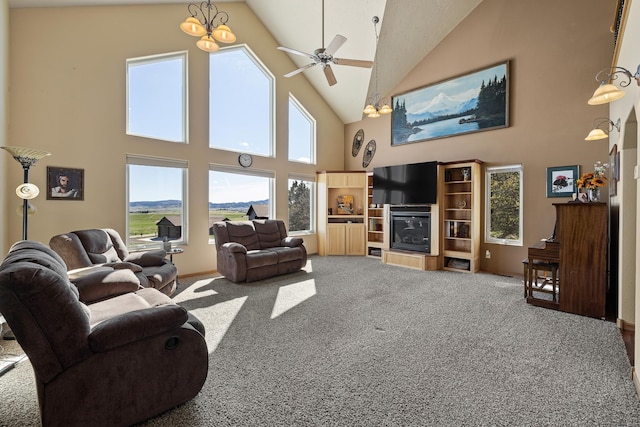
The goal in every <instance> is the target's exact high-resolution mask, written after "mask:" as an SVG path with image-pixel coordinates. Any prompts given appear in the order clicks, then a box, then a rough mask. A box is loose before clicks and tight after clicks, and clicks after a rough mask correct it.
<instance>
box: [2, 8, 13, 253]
mask: <svg viewBox="0 0 640 427" xmlns="http://www.w3.org/2000/svg"><path fill="white" fill-rule="evenodd" d="M0 58H1V59H2V61H0V63H2V66H0V147H3V146H6V145H9V142H8V140H7V119H8V115H9V112H8V108H9V3H8V0H0ZM10 161H11V162H14V161H15V160H13V158H11V156H9V155H6V154H4V155H3V156H2V158H0V176H2V177H4V176H5V173H6V172H5V171H6V170H7V164H8V163H9V162H10ZM5 193H6V186H0V200H5ZM6 205H7V204H6V203H3V206H6ZM6 216H7V209H2V211H0V224H5V221H6ZM6 230H7V227H0V253H2V254H4V253H5V252H6V250H7V249H8V248H7V243H6V241H7V239H6Z"/></svg>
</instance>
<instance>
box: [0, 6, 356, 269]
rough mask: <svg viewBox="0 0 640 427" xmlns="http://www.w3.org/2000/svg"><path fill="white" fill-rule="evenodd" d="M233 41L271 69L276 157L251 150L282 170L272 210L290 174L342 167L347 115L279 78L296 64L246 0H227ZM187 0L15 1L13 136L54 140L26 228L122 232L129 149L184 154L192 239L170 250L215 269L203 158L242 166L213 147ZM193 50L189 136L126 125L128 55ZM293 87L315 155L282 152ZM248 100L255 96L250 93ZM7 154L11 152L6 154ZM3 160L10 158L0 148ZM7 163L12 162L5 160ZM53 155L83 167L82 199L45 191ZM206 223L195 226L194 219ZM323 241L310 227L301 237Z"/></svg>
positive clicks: (47, 234)
mask: <svg viewBox="0 0 640 427" xmlns="http://www.w3.org/2000/svg"><path fill="white" fill-rule="evenodd" d="M224 10H225V11H226V12H228V13H229V15H230V21H229V25H230V26H231V28H232V29H233V31H234V32H235V33H236V34H237V36H238V41H237V43H236V44H238V43H247V44H248V45H249V46H250V48H251V49H252V50H253V52H254V53H255V54H256V55H257V56H258V57H259V58H260V60H262V62H263V63H264V64H265V65H266V66H267V67H268V68H269V69H270V70H271V72H272V73H273V74H274V75H275V76H276V79H277V81H276V111H277V113H276V139H277V147H276V153H277V158H264V157H258V156H254V165H253V166H252V168H255V169H261V170H270V171H275V173H276V183H277V184H276V185H277V188H276V215H277V217H279V218H287V194H288V191H287V185H288V184H287V173H289V172H292V173H299V174H308V175H312V176H313V175H314V174H315V171H316V170H318V169H330V170H341V169H342V168H343V166H344V164H343V158H342V156H335V155H334V153H336V152H342V147H343V141H342V139H343V132H344V128H343V124H342V122H341V121H340V120H339V118H338V117H337V116H336V115H335V114H334V113H333V111H332V110H331V109H330V108H329V107H328V106H327V105H326V103H324V102H323V101H322V100H321V98H320V97H319V95H318V94H317V92H316V91H315V90H314V89H313V88H312V87H311V85H310V84H309V83H308V81H307V80H306V79H305V78H304V76H302V75H301V76H298V77H296V78H292V79H285V78H283V77H281V76H282V75H283V74H285V73H286V72H288V71H290V70H291V69H294V67H295V65H294V64H293V62H291V61H290V59H289V58H288V56H287V55H286V54H284V53H282V52H279V51H277V50H276V47H277V44H276V42H275V40H274V39H273V37H272V36H271V35H270V33H268V32H267V31H266V29H265V28H264V27H263V26H262V24H261V23H260V21H259V20H258V19H257V18H256V16H255V15H254V14H253V12H251V10H250V9H249V8H248V7H247V6H246V4H245V3H225V4H224ZM187 16H188V11H187V7H186V5H162V6H126V7H67V8H49V9H47V8H37V9H33V8H30V9H11V10H10V42H11V43H10V56H9V59H10V61H9V63H10V71H11V81H10V83H11V103H10V107H11V110H10V115H9V119H10V122H9V139H10V140H11V142H12V145H19V146H27V147H34V148H39V149H43V150H47V151H50V152H51V153H52V155H51V156H50V157H48V158H46V159H44V160H41V161H40V162H38V163H37V164H36V165H35V166H34V167H33V168H32V172H31V181H32V182H34V183H35V184H36V185H38V186H39V187H40V189H41V191H42V193H41V196H39V197H38V198H37V199H35V200H34V203H35V205H36V206H37V208H38V212H37V214H36V215H35V216H33V217H31V219H30V222H29V236H28V237H29V238H30V239H34V240H39V241H42V242H45V243H47V242H48V241H49V239H50V238H51V236H53V235H55V234H58V233H62V232H66V231H70V230H75V229H83V228H92V227H113V228H115V229H117V230H119V231H120V232H121V233H123V234H124V231H125V221H126V214H127V207H126V206H125V198H124V194H125V192H126V182H125V155H126V154H127V153H134V154H142V155H149V156H158V157H164V158H175V159H183V160H187V161H188V162H189V177H188V180H189V194H188V200H189V217H188V221H189V229H190V233H189V245H188V247H186V251H187V252H186V253H185V255H182V256H180V257H176V258H175V261H176V263H177V264H178V268H179V270H180V273H181V274H189V273H195V272H202V271H210V270H213V269H215V267H216V265H215V252H214V247H213V245H211V244H209V242H208V236H207V232H206V230H207V223H208V205H207V203H208V166H209V164H210V163H219V164H227V165H233V166H236V165H237V156H238V155H237V153H231V152H225V151H221V150H214V149H210V148H208V123H207V121H208V55H207V54H206V53H204V52H202V51H200V50H199V49H197V48H196V46H195V42H196V39H195V38H193V37H190V36H187V35H185V34H184V33H182V32H181V31H180V30H179V28H178V25H179V24H180V22H181V21H182V20H184V19H185V18H186V17H187ZM184 50H188V51H189V110H190V114H189V119H190V123H189V125H190V127H189V134H190V143H189V144H188V145H183V144H175V143H168V142H162V141H155V140H151V139H145V138H140V137H133V136H127V135H126V134H125V60H126V59H127V58H134V57H141V56H147V55H153V54H160V53H166V52H176V51H184ZM289 92H291V93H293V95H294V96H295V97H296V98H297V99H298V100H299V101H300V102H301V103H302V104H303V105H304V106H305V108H306V109H307V110H308V111H309V112H310V113H311V114H312V115H313V116H314V117H315V118H316V120H317V129H318V133H317V139H318V146H319V147H321V149H319V150H318V153H317V159H318V164H317V165H303V164H299V163H291V162H289V161H287V132H288V130H287V129H288V128H287V107H288V95H289ZM246 101H247V102H251V100H250V99H247V100H246ZM5 158H6V156H5ZM3 160H4V159H3ZM3 163H6V162H4V161H3ZM8 165H9V168H8V170H7V172H6V174H5V177H6V180H7V186H6V187H7V190H6V191H7V195H6V199H5V200H6V203H4V206H5V207H6V208H5V209H4V212H9V213H10V214H8V217H7V218H6V219H5V222H4V224H5V227H2V228H3V229H7V230H8V233H7V235H6V236H5V237H4V240H3V242H4V243H6V244H10V243H12V242H13V241H16V240H18V239H20V236H21V220H20V217H18V216H17V215H15V214H11V212H13V211H14V210H15V206H17V204H18V203H19V200H18V199H17V197H15V194H14V193H13V191H9V189H13V188H15V186H16V185H18V184H19V183H20V181H21V178H22V174H21V169H20V166H19V164H18V163H17V162H15V161H13V160H11V163H9V164H8ZM47 166H64V167H73V168H83V169H84V170H85V199H84V201H48V200H46V197H45V195H44V189H45V187H46V185H45V184H46V183H45V175H46V167H47ZM198 229H201V230H202V232H200V233H198V232H197V230H198ZM305 241H306V244H307V247H308V249H309V252H311V253H313V252H316V251H317V244H316V240H315V236H307V237H306V238H305Z"/></svg>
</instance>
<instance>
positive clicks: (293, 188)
mask: <svg viewBox="0 0 640 427" xmlns="http://www.w3.org/2000/svg"><path fill="white" fill-rule="evenodd" d="M315 184H316V183H315V181H314V179H313V178H309V177H304V176H289V232H313V230H314V229H315V227H314V223H315V218H314V212H315V204H314V200H315Z"/></svg>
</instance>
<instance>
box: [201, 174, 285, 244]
mask: <svg viewBox="0 0 640 427" xmlns="http://www.w3.org/2000/svg"><path fill="white" fill-rule="evenodd" d="M272 183H273V178H270V177H265V176H257V175H249V174H244V173H236V172H230V171H221V170H210V171H209V236H210V237H211V238H213V230H212V225H213V223H214V222H216V221H223V220H225V219H229V220H231V221H245V220H247V218H248V214H249V210H250V209H252V213H253V214H254V215H255V216H257V217H260V218H269V217H271V206H272V201H271V193H272V191H271V188H272Z"/></svg>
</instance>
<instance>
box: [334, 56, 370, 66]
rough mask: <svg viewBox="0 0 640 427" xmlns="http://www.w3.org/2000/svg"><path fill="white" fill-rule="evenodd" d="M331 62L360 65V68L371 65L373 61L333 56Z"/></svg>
mask: <svg viewBox="0 0 640 427" xmlns="http://www.w3.org/2000/svg"><path fill="white" fill-rule="evenodd" d="M333 63H334V64H338V65H350V66H352V67H362V68H371V67H373V61H363V60H360V59H344V58H333Z"/></svg>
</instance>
